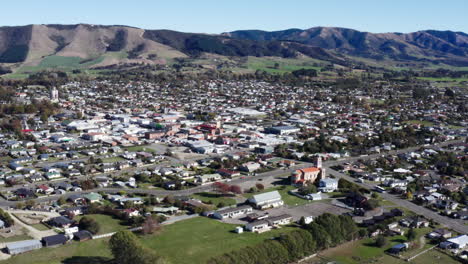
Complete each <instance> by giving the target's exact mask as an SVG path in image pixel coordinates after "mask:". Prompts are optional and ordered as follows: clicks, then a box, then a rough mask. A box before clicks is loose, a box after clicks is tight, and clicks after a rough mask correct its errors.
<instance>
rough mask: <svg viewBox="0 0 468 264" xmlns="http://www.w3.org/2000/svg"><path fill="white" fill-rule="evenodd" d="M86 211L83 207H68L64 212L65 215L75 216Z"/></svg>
mask: <svg viewBox="0 0 468 264" xmlns="http://www.w3.org/2000/svg"><path fill="white" fill-rule="evenodd" d="M84 211H85V208H84V207H82V206H74V207H68V208H65V210H64V211H63V214H66V215H68V214H73V215H82V214H83V213H84Z"/></svg>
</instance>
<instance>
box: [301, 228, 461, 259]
mask: <svg viewBox="0 0 468 264" xmlns="http://www.w3.org/2000/svg"><path fill="white" fill-rule="evenodd" d="M430 230H432V229H431V228H421V229H416V232H417V238H416V240H415V241H419V239H420V238H421V237H422V236H424V235H425V234H427V233H428V232H429V231H430ZM388 240H389V243H388V244H387V245H386V246H385V247H383V248H379V247H375V246H374V239H372V238H367V239H362V240H358V241H354V242H350V243H346V244H344V245H342V246H339V247H337V248H333V249H329V250H326V251H325V252H323V254H321V255H323V258H324V259H326V260H334V261H338V262H339V263H342V264H361V263H382V264H387V263H388V264H393V263H408V262H406V261H404V260H401V259H398V258H396V257H393V256H391V255H388V254H386V253H385V251H386V250H387V249H389V248H391V247H392V246H394V245H396V244H399V243H403V242H407V238H406V237H405V236H394V237H389V238H388ZM431 246H432V245H430V244H424V245H422V247H418V248H414V249H409V250H408V251H406V252H403V253H402V256H403V257H405V258H406V257H410V256H414V255H416V254H417V253H419V252H421V251H423V250H425V249H427V248H430V247H431ZM430 252H432V251H430ZM426 254H428V253H426ZM439 254H442V253H440V252H439ZM442 257H443V256H441V258H442ZM445 257H448V258H449V259H451V257H450V256H445ZM424 260H427V258H426V257H425V254H423V255H421V256H419V257H417V258H415V259H414V260H413V261H411V263H432V262H423V261H424ZM310 263H314V262H313V261H312V262H310ZM443 263H457V262H454V261H453V260H452V262H443Z"/></svg>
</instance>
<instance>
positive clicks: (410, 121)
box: [404, 120, 434, 127]
mask: <svg viewBox="0 0 468 264" xmlns="http://www.w3.org/2000/svg"><path fill="white" fill-rule="evenodd" d="M404 123H405V124H419V125H423V126H426V127H429V126H433V125H434V123H432V122H430V121H425V120H408V121H405V122H404Z"/></svg>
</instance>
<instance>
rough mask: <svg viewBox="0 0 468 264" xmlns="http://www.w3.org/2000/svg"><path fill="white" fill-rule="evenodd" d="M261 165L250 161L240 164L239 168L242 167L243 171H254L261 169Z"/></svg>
mask: <svg viewBox="0 0 468 264" xmlns="http://www.w3.org/2000/svg"><path fill="white" fill-rule="evenodd" d="M260 166H261V165H260V163H257V162H253V161H249V162H246V163H244V164H242V166H240V168H239V169H241V170H242V171H246V172H254V171H256V170H258V169H260Z"/></svg>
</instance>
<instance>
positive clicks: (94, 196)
mask: <svg viewBox="0 0 468 264" xmlns="http://www.w3.org/2000/svg"><path fill="white" fill-rule="evenodd" d="M83 198H85V200H87V201H88V202H89V203H96V202H100V201H101V200H102V196H101V195H100V194H99V193H95V192H91V193H87V194H85V195H83Z"/></svg>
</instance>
